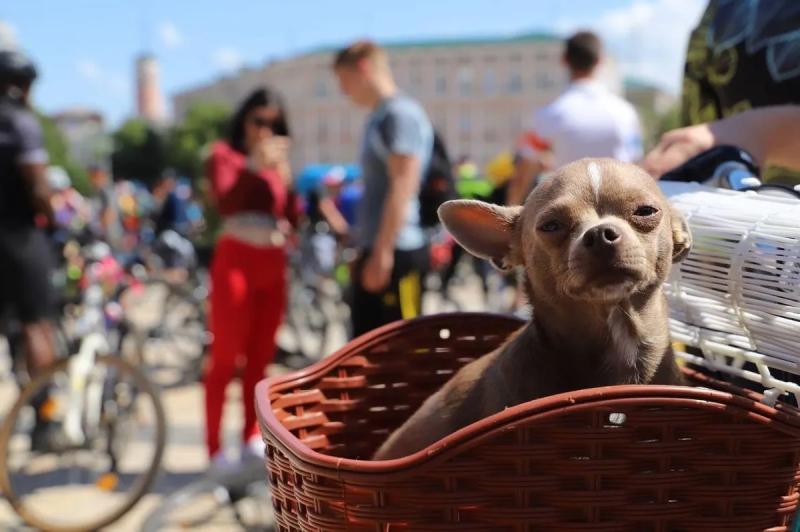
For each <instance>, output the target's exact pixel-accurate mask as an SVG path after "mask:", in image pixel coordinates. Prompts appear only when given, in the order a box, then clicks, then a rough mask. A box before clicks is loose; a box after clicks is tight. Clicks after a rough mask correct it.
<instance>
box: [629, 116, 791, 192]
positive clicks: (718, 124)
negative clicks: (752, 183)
mask: <svg viewBox="0 0 800 532" xmlns="http://www.w3.org/2000/svg"><path fill="white" fill-rule="evenodd" d="M725 144H730V145H733V146H738V147H740V148H743V149H745V150H747V151H748V152H749V153H750V154H751V155H752V156H753V157H754V158H755V159H756V161H757V162H758V163H759V164H762V165H763V164H765V163H769V164H775V165H779V166H784V167H787V168H793V169H794V168H800V106H798V105H782V106H773V107H762V108H759V109H751V110H749V111H744V112H743V113H740V114H738V115H734V116H731V117H729V118H725V119H722V120H717V121H715V122H709V123H707V124H699V125H696V126H690V127H685V128H680V129H675V130H673V131H669V132H667V133H665V134H664V135H663V136H662V137H661V140H660V141H659V143H658V145H657V146H656V147H655V148H654V149H653V150H652V151H651V152H650V153H649V154H648V155H647V157H646V158H645V161H644V166H645V168H646V169H647V170H648V171H649V172H650V173H651V174H653V175H654V176H657V177H658V176H661V175H663V174H664V173H665V172H667V171H669V170H671V169H673V168H675V167H676V166H679V165H681V164H683V163H684V162H686V161H687V160H689V159H691V158H692V157H694V156H695V155H697V154H699V153H701V152H703V151H705V150H708V149H710V148H712V147H714V146H719V145H725Z"/></svg>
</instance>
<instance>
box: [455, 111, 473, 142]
mask: <svg viewBox="0 0 800 532" xmlns="http://www.w3.org/2000/svg"><path fill="white" fill-rule="evenodd" d="M458 134H459V136H460V137H461V138H462V139H468V138H469V137H470V135H471V134H472V120H471V119H470V116H469V111H463V112H462V113H461V116H459V117H458Z"/></svg>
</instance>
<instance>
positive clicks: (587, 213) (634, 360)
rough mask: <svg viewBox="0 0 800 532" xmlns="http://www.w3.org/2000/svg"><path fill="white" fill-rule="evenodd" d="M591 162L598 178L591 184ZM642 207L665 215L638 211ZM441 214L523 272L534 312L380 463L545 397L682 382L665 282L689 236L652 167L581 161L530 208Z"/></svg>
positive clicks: (465, 205) (499, 262)
mask: <svg viewBox="0 0 800 532" xmlns="http://www.w3.org/2000/svg"><path fill="white" fill-rule="evenodd" d="M590 164H594V165H596V167H595V170H599V174H600V177H601V179H600V180H599V181H598V180H597V178H596V177H595V179H594V180H592V179H591V176H590V173H589V172H588V168H589V165H590ZM595 173H597V172H596V171H595ZM592 181H594V184H593V183H592ZM598 184H599V185H600V186H599V187H598V186H597V185H598ZM642 206H652V207H655V208H656V209H658V211H657V213H655V214H653V215H649V216H642V215H641V214H640V215H636V214H635V212H636V211H637V208H639V207H642ZM640 212H642V211H640ZM439 216H440V218H441V219H442V222H443V223H444V224H445V226H446V227H447V229H448V230H449V231H450V232H451V233H452V234H453V236H454V237H455V238H456V240H458V242H459V243H460V244H461V245H462V246H464V247H465V248H466V249H467V250H468V251H470V252H471V253H473V254H475V255H477V256H479V257H483V258H486V259H488V260H490V261H492V263H493V264H494V265H495V266H497V267H498V268H501V269H510V268H514V267H517V266H523V267H524V271H525V274H526V284H527V291H528V295H529V298H530V302H531V304H532V306H533V317H532V319H531V321H530V322H529V323H528V324H527V325H525V326H524V327H523V328H522V329H520V330H519V331H518V332H517V333H515V334H514V335H512V337H511V338H509V339H508V341H506V343H505V344H504V345H503V346H502V347H500V348H499V349H497V350H496V351H494V352H492V353H489V354H487V355H485V356H483V357H481V358H480V359H478V360H476V361H474V362H472V363H470V364H468V365H466V366H465V367H463V368H462V369H461V370H460V371H459V372H458V373H456V375H455V376H454V377H453V378H452V379H451V380H450V381H448V382H447V383H446V384H445V385H444V386H443V387H442V388H441V389H440V390H439V391H437V392H436V393H435V394H433V395H432V396H431V397H429V398H428V399H427V400H426V401H425V402H424V403H423V405H422V406H421V407H420V408H419V410H417V412H415V413H414V414H413V415H412V416H411V418H409V419H408V420H407V421H406V423H405V424H403V425H402V426H401V427H400V428H399V429H397V430H396V431H395V432H394V433H393V434H392V435H391V436H390V437H389V439H388V440H387V441H386V442H385V443H384V444H383V445H382V446H381V448H380V449H378V451H377V452H376V454H375V456H374V458H375V459H377V460H387V459H392V458H399V457H401V456H406V455H408V454H411V453H413V452H415V451H418V450H421V449H423V448H425V447H427V446H428V445H430V444H432V443H434V442H436V441H438V440H440V439H441V438H443V437H445V436H447V435H448V434H451V433H452V432H455V431H456V430H458V429H460V428H463V427H465V426H467V425H469V424H471V423H473V422H475V421H478V420H479V419H482V418H484V417H487V416H490V415H492V414H495V413H497V412H500V411H502V410H503V409H505V408H508V407H510V406H514V405H517V404H520V403H524V402H526V401H530V400H533V399H536V398H538V397H544V396H547V395H552V394H557V393H561V392H567V391H571V390H578V389H583V388H592V387H596V386H606V385H615V384H647V383H656V384H680V383H682V380H681V376H680V372H679V371H678V368H677V366H676V365H675V360H674V357H673V354H672V350H671V347H670V339H669V329H668V309H667V304H666V300H665V298H664V296H663V294H662V293H661V285H662V283H663V282H664V280H665V279H666V277H667V274H668V273H669V269H670V266H671V264H672V263H673V262H677V261H679V260H681V259H682V258H683V257H684V256H685V255H686V254H687V253H688V251H689V248H690V246H691V237H690V235H689V232H688V228H687V226H686V222H685V220H684V219H683V217H682V216H681V215H680V214H679V213H678V212H677V211H675V210H673V209H672V208H671V207H670V205H669V203H668V201H667V200H666V198H665V197H664V196H663V194H662V193H661V191H660V190H659V188H658V186H657V184H656V182H655V181H654V180H653V179H652V178H651V177H650V176H649V175H648V174H646V173H645V172H644V171H642V170H641V169H639V168H638V167H636V166H633V165H629V164H624V163H620V162H617V161H613V160H610V159H582V160H580V161H576V162H574V163H571V164H569V165H567V166H565V167H563V168H561V169H559V170H558V171H556V172H554V174H553V176H552V177H551V178H550V179H549V180H547V181H545V182H544V183H543V184H541V185H539V186H538V187H537V188H536V189H535V190H534V191H533V192H532V193H531V195H530V196H529V197H528V199H527V200H526V202H525V205H524V206H523V207H497V206H493V205H488V204H485V203H481V202H476V201H467V200H459V201H451V202H447V203H445V204H444V205H443V206H442V208H441V209H440V211H439ZM553 221H556V222H558V224H559V226H560V228H559V229H557V230H553V231H546V230H544V229H543V228H548V227H549V228H550V229H552V227H553V225H552V223H550V224H549V225H548V222H553ZM600 224H608V225H610V226H611V227H613V229H614V230H616V232H617V233H618V234H619V235H620V240H619V241H618V242H617V245H616V246H615V247H613V251H608V250H607V249H605V248H604V249H601V250H600V251H598V248H592V247H590V246H588V245H587V244H586V241H585V240H583V235H584V233H585V232H586V231H587V230H590V229H592V228H593V227H596V226H598V225H600Z"/></svg>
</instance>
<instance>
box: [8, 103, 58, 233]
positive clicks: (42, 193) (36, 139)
mask: <svg viewBox="0 0 800 532" xmlns="http://www.w3.org/2000/svg"><path fill="white" fill-rule="evenodd" d="M14 128H15V130H16V136H17V156H16V159H17V166H18V168H19V171H20V174H21V175H22V178H23V180H24V182H25V186H26V188H27V190H28V197H29V199H30V202H31V206H32V207H33V210H34V212H35V213H36V214H37V216H41V217H44V218H46V220H47V222H48V223H52V222H53V206H52V204H51V203H50V196H51V195H52V191H51V190H50V185H49V184H48V181H47V161H48V156H47V150H45V148H44V139H43V137H42V129H41V126H40V125H39V122H38V121H37V120H36V117H35V116H34V115H33V114H30V113H25V114H20V115H18V116H17V117H16V118H15V120H14Z"/></svg>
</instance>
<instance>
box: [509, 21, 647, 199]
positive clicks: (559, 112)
mask: <svg viewBox="0 0 800 532" xmlns="http://www.w3.org/2000/svg"><path fill="white" fill-rule="evenodd" d="M601 59H602V43H601V42H600V39H599V38H598V37H597V36H596V35H595V34H593V33H591V32H586V31H582V32H579V33H576V34H575V35H573V36H572V37H570V38H569V39H567V41H566V45H565V50H564V57H563V61H564V64H565V65H566V67H567V68H568V69H569V77H570V83H569V86H568V87H567V89H566V90H565V91H564V92H563V93H562V94H561V95H560V96H559V97H558V98H557V99H556V100H555V101H553V102H552V103H550V104H549V105H547V106H545V107H542V108H541V109H538V110H537V111H536V112H535V113H534V115H533V117H532V119H531V121H530V122H529V124H528V126H527V127H526V128H525V131H524V132H523V134H522V138H521V139H520V141H519V145H518V147H517V164H516V171H515V176H514V179H513V181H512V182H511V184H510V186H509V191H508V198H507V199H508V203H509V204H510V205H516V204H519V203H522V202H523V201H524V200H525V197H526V196H527V194H528V192H530V190H531V188H532V187H533V184H534V180H535V179H536V177H537V176H538V175H540V174H541V173H542V172H544V171H547V170H549V169H554V168H558V167H560V166H563V165H564V164H567V163H569V162H571V161H574V160H576V159H580V158H582V157H613V158H615V159H619V160H620V161H626V162H632V161H637V160H639V159H640V158H641V157H642V135H641V129H640V126H639V118H638V117H637V115H636V111H635V110H634V109H633V106H632V105H631V104H630V103H628V102H627V101H625V100H623V99H622V98H620V97H619V96H617V95H615V94H613V93H612V92H611V91H610V90H608V89H607V88H606V87H605V86H604V85H603V84H602V83H601V82H600V81H599V80H597V79H595V73H596V71H597V66H598V64H599V63H600V61H601Z"/></svg>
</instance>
